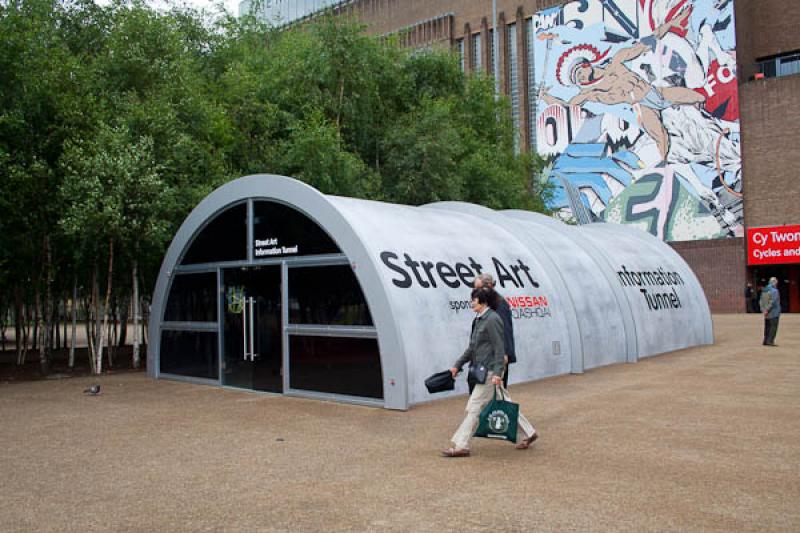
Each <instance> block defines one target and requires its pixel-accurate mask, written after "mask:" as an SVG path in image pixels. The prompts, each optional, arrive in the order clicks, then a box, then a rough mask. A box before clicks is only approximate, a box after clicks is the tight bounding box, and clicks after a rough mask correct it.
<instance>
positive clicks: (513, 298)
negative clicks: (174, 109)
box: [148, 175, 713, 409]
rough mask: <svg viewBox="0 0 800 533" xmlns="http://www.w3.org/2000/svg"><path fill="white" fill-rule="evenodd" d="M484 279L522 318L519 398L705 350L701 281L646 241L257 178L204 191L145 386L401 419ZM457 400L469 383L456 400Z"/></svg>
mask: <svg viewBox="0 0 800 533" xmlns="http://www.w3.org/2000/svg"><path fill="white" fill-rule="evenodd" d="M483 272H487V273H489V274H491V275H492V276H493V277H494V278H495V279H496V280H497V282H498V286H497V289H498V290H499V292H500V293H501V294H502V295H503V296H504V297H505V298H506V299H507V300H508V302H509V304H510V306H511V309H512V314H513V318H514V336H515V341H516V347H517V354H518V359H519V361H518V362H517V363H516V364H515V365H513V367H512V370H511V372H510V377H511V383H518V382H525V381H531V380H536V379H540V378H544V377H548V376H555V375H559V374H565V373H581V372H583V371H584V370H587V369H591V368H595V367H599V366H603V365H609V364H613V363H624V362H635V361H637V360H638V359H639V358H642V357H648V356H652V355H656V354H660V353H664V352H669V351H672V350H678V349H682V348H687V347H690V346H697V345H702V344H710V343H712V342H713V332H712V325H711V316H710V312H709V308H708V303H707V301H706V298H705V295H704V293H703V290H702V288H701V287H700V284H699V282H698V281H697V278H696V277H695V275H694V274H693V273H692V271H691V270H690V268H689V267H688V265H687V264H686V263H685V262H684V261H683V259H681V257H680V256H679V255H678V254H677V253H675V252H674V251H673V250H672V249H671V248H670V247H669V246H668V245H666V244H664V243H663V242H661V241H660V240H658V239H657V238H655V237H653V236H652V235H650V234H648V233H646V232H644V231H641V230H639V229H636V228H633V227H629V226H628V227H626V226H620V225H615V224H606V223H599V224H588V225H584V226H569V225H567V224H564V223H562V222H559V221H557V220H555V219H552V218H549V217H546V216H543V215H540V214H536V213H530V212H524V211H502V212H497V211H493V210H490V209H487V208H484V207H480V206H477V205H473V204H467V203H458V202H442V203H436V204H431V205H426V206H421V207H409V206H403V205H394V204H387V203H381V202H373V201H367V200H357V199H353V198H342V197H337V196H328V195H324V194H322V193H320V192H319V191H317V190H315V189H313V188H312V187H309V186H308V185H305V184H303V183H301V182H299V181H296V180H294V179H291V178H286V177H281V176H272V175H256V176H248V177H244V178H240V179H238V180H235V181H232V182H230V183H228V184H226V185H224V186H222V187H220V188H219V189H217V190H216V191H214V192H212V193H211V194H210V195H209V196H208V197H207V198H205V199H204V200H203V201H202V202H201V203H200V204H199V205H198V206H197V207H196V208H195V209H194V210H193V211H192V212H191V213H190V214H189V216H188V217H187V218H186V220H185V221H184V223H183V225H182V226H181V227H180V229H179V230H178V233H177V234H176V236H175V238H174V240H173V241H172V244H171V245H170V247H169V249H168V250H167V253H166V256H165V258H164V262H163V264H162V266H161V271H160V274H159V278H158V281H157V284H156V288H155V292H154V295H153V303H152V309H151V317H152V318H151V321H150V326H149V327H150V331H149V333H150V343H151V345H150V348H151V349H150V350H149V353H148V369H149V370H148V372H149V373H150V374H151V375H152V376H154V377H157V378H169V379H180V380H187V381H192V382H198V383H208V384H213V385H218V386H225V387H238V388H244V389H251V390H256V391H266V392H271V393H282V394H287V395H296V396H306V397H316V398H324V399H333V400H339V401H346V402H354V403H364V404H370V405H377V406H383V407H386V408H390V409H407V408H408V407H409V406H411V405H413V404H416V403H420V402H425V401H428V400H430V399H432V398H433V397H432V396H431V395H430V394H429V393H428V392H427V390H426V388H425V386H424V383H423V381H424V379H425V377H427V376H428V375H430V374H432V373H434V372H437V371H441V370H443V369H445V368H449V367H450V366H451V363H452V362H453V361H454V360H455V359H456V358H457V357H458V355H460V354H461V353H462V352H463V350H464V348H465V347H466V344H467V341H468V336H469V332H470V325H471V323H472V318H473V316H472V315H473V314H472V312H471V311H470V310H469V305H468V304H469V294H470V290H471V286H472V282H473V280H474V278H475V276H476V275H478V274H480V273H483ZM465 392H466V383H465V382H464V380H459V382H458V384H457V387H456V390H455V391H453V392H452V393H449V394H463V393H465ZM437 396H442V395H441V394H440V395H437Z"/></svg>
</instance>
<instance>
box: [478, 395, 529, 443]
mask: <svg viewBox="0 0 800 533" xmlns="http://www.w3.org/2000/svg"><path fill="white" fill-rule="evenodd" d="M498 392H500V399H499V400H498V399H497V393H498ZM518 418H519V404H518V403H514V402H509V401H507V400H506V399H505V395H504V394H503V391H502V389H500V388H499V387H497V386H495V388H494V395H493V396H492V400H491V401H490V402H489V403H487V404H486V407H484V408H483V411H481V416H480V419H479V422H478V429H477V430H475V436H476V437H485V438H487V439H501V440H507V441H509V442H517V420H518Z"/></svg>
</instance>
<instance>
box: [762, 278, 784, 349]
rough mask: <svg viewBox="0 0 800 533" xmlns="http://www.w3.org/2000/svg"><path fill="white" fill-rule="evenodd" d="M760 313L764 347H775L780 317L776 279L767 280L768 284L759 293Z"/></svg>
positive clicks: (779, 296) (779, 298)
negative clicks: (762, 316)
mask: <svg viewBox="0 0 800 533" xmlns="http://www.w3.org/2000/svg"><path fill="white" fill-rule="evenodd" d="M760 303H761V312H762V313H764V342H763V344H764V346H777V345H776V344H775V336H776V335H777V334H778V320H779V319H780V317H781V295H780V293H779V292H778V278H776V277H771V278H769V283H767V286H766V287H764V290H763V291H762V293H761V302H760Z"/></svg>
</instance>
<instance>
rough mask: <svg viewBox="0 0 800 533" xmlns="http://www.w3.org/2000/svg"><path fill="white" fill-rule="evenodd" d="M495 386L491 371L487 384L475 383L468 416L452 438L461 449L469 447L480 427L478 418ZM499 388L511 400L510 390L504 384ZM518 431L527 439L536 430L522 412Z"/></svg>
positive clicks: (469, 401) (468, 403)
mask: <svg viewBox="0 0 800 533" xmlns="http://www.w3.org/2000/svg"><path fill="white" fill-rule="evenodd" d="M494 388H495V386H494V385H492V374H491V373H489V375H488V377H487V378H486V383H485V384H483V385H481V384H480V383H478V384H476V385H475V388H474V389H473V391H472V394H471V395H470V397H469V400H468V401H467V416H466V417H465V418H464V421H463V422H461V425H460V426H458V429H457V430H456V432H455V434H454V435H453V438H452V439H451V440H452V441H453V444H455V447H456V448H458V449H460V450H468V449H469V440H470V439H471V438H472V435H474V434H475V429H476V428H477V427H478V419H479V418H480V414H481V411H482V410H483V408H484V407H486V404H487V403H489V402H490V401H491V399H492V394H494ZM498 388H500V389H502V391H503V393H504V394H505V399H506V400H508V401H511V397H510V396H509V395H508V391H507V390H506V389H505V388H504V387H503V385H502V384H500V385H498ZM517 431H521V432H522V433H523V434H524V435H525V438H526V439H527V438H528V437H530V436H531V435H533V434H534V433H535V432H536V430H535V429H534V427H533V426H532V425H531V423H530V422H528V419H527V418H525V416H523V414H522V413H521V412H520V414H519V419H518V421H517Z"/></svg>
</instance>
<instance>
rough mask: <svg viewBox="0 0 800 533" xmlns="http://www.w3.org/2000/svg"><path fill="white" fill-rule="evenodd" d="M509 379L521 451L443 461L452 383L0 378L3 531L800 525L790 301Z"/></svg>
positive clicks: (798, 347)
mask: <svg viewBox="0 0 800 533" xmlns="http://www.w3.org/2000/svg"><path fill="white" fill-rule="evenodd" d="M714 322H715V331H716V338H717V344H716V345H715V346H710V347H705V348H699V349H693V350H684V351H682V352H676V353H673V354H668V355H664V356H659V357H656V358H652V359H649V360H646V361H643V362H640V363H638V364H635V365H618V366H613V367H607V368H603V369H598V370H595V371H591V372H588V373H586V374H584V375H581V376H562V377H558V378H554V379H549V380H545V381H541V382H538V383H531V384H527V385H517V386H512V393H513V394H514V396H515V400H517V401H520V402H521V404H522V406H523V410H524V411H525V412H526V413H527V414H528V415H529V417H530V418H531V419H532V420H533V421H534V423H535V424H536V425H537V427H538V428H539V430H540V433H541V435H542V437H541V439H539V441H538V442H537V443H536V444H535V445H534V447H533V448H532V449H530V450H527V451H517V450H514V449H513V447H512V446H511V445H508V444H504V443H499V442H494V441H487V440H482V439H477V440H476V441H475V442H474V446H473V451H474V455H473V457H471V458H468V459H444V458H441V457H439V456H438V450H439V449H440V448H442V447H443V446H444V445H445V444H447V439H448V438H449V436H450V435H451V434H452V432H453V430H454V429H455V427H456V425H457V424H458V422H459V421H460V417H461V415H462V409H463V404H464V398H457V399H451V400H444V401H438V402H433V403H430V404H426V405H423V406H419V407H415V408H413V409H412V410H410V411H408V412H405V413H402V412H392V411H386V410H382V409H374V408H366V407H356V406H349V405H340V404H334V403H326V402H318V401H311V400H303V399H292V398H284V397H275V396H262V395H256V394H252V393H246V392H238V391H231V390H222V389H218V388H213V387H207V386H198V385H189V384H184V383H176V382H169V381H153V380H149V379H147V378H145V377H144V376H143V375H142V374H125V375H111V376H105V377H103V378H101V380H100V381H101V383H102V385H103V387H104V392H103V394H102V395H101V396H99V397H96V398H90V397H86V396H84V395H83V394H82V393H81V391H82V389H83V388H84V387H85V386H87V385H88V384H90V383H91V382H92V381H91V379H90V378H75V379H67V380H61V381H48V382H34V383H15V384H10V385H7V384H6V385H0V530H3V531H18V530H19V531H46V530H50V531H54V530H58V531H82V532H85V531H112V530H116V531H120V530H123V531H125V530H127V531H257V530H258V531H286V530H296V531H342V530H345V531H415V532H416V531H472V530H474V531H478V530H488V529H494V530H497V531H533V530H541V531H547V530H553V531H565V530H593V531H606V530H629V531H643V530H646V531H657V530H662V531H666V530H670V531H687V530H704V531H726V532H728V531H755V530H759V531H765V530H767V531H798V530H800V504H799V503H798V502H800V422H798V419H799V417H798V407H800V316H798V315H793V316H791V315H790V316H787V315H784V317H782V318H781V325H780V331H779V333H778V343H779V344H780V346H779V347H777V348H769V347H762V346H761V345H760V342H759V335H760V328H761V321H760V319H759V316H758V315H738V316H735V315H722V316H716V317H715V318H714Z"/></svg>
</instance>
